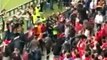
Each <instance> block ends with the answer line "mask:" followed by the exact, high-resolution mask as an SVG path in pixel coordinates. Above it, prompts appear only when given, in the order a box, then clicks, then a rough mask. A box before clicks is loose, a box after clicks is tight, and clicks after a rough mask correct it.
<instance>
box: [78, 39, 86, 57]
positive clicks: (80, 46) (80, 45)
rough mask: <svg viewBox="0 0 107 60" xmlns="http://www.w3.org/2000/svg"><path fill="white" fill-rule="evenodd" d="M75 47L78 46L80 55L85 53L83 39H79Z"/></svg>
mask: <svg viewBox="0 0 107 60" xmlns="http://www.w3.org/2000/svg"><path fill="white" fill-rule="evenodd" d="M77 47H78V50H79V53H80V56H81V57H82V56H83V54H84V53H85V47H86V43H85V40H81V41H80V43H79V45H78V46H77Z"/></svg>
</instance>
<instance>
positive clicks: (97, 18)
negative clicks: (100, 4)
mask: <svg viewBox="0 0 107 60" xmlns="http://www.w3.org/2000/svg"><path fill="white" fill-rule="evenodd" d="M95 23H97V24H101V23H103V16H102V15H96V17H95Z"/></svg>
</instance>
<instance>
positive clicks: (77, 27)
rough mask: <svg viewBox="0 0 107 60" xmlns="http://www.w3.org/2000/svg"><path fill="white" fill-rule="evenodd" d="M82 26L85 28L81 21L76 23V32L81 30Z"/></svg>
mask: <svg viewBox="0 0 107 60" xmlns="http://www.w3.org/2000/svg"><path fill="white" fill-rule="evenodd" d="M82 28H83V25H82V24H80V23H79V22H76V23H75V30H76V32H79V31H80V30H82Z"/></svg>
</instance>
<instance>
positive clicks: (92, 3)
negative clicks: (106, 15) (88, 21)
mask: <svg viewBox="0 0 107 60" xmlns="http://www.w3.org/2000/svg"><path fill="white" fill-rule="evenodd" d="M96 6H97V0H94V1H93V0H92V1H91V3H90V9H95V8H96Z"/></svg>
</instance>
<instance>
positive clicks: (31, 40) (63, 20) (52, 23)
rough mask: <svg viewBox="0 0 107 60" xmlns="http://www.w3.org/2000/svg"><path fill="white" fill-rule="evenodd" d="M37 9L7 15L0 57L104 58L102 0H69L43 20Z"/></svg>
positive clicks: (106, 44)
mask: <svg viewBox="0 0 107 60" xmlns="http://www.w3.org/2000/svg"><path fill="white" fill-rule="evenodd" d="M65 5H66V4H65ZM67 7H68V6H67ZM39 10H40V8H39V7H38V6H37V7H36V8H34V6H33V5H32V6H29V7H28V8H27V9H26V10H25V11H23V10H21V11H19V12H18V13H17V14H16V15H15V16H13V17H11V18H8V20H7V22H6V27H5V28H7V29H6V31H5V37H4V38H3V43H2V44H1V46H0V47H1V48H0V60H42V56H45V55H46V57H45V58H46V59H47V60H50V58H52V57H50V53H51V52H52V55H54V57H53V60H107V41H106V40H107V21H106V19H105V15H106V3H105V0H79V1H78V2H77V3H76V2H71V4H70V9H69V10H67V11H66V12H64V13H61V12H58V13H55V14H53V15H52V16H50V17H49V18H47V19H46V18H44V17H43V16H42V15H41V14H40V12H39ZM23 20H26V21H25V22H26V25H27V28H26V29H27V30H28V32H27V33H24V30H23V24H24V23H25V22H24V21H23ZM44 51H45V52H46V54H45V53H44ZM44 60H45V59H44Z"/></svg>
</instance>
